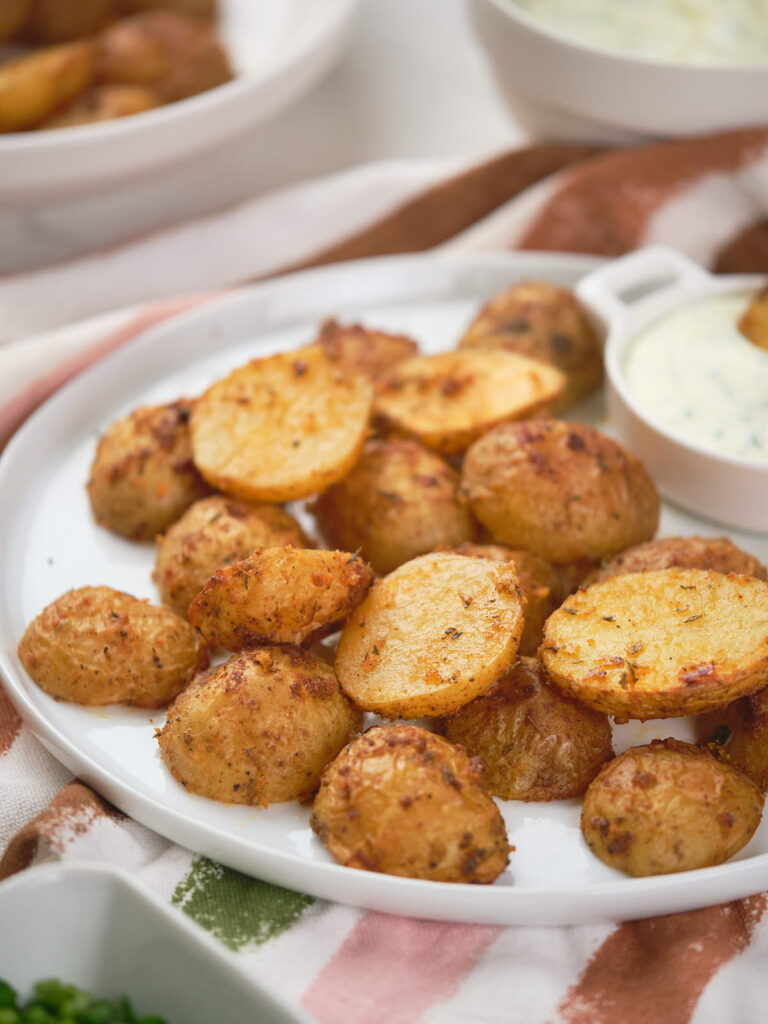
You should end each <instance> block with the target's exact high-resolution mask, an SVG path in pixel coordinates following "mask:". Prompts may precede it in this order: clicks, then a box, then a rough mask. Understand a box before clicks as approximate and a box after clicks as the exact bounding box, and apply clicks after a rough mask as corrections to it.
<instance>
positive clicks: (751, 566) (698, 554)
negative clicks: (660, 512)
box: [584, 537, 768, 586]
mask: <svg viewBox="0 0 768 1024" xmlns="http://www.w3.org/2000/svg"><path fill="white" fill-rule="evenodd" d="M653 569H712V570H714V572H722V573H726V574H727V573H729V572H735V573H738V574H739V575H740V576H755V577H757V579H759V580H764V579H766V578H768V574H766V570H765V566H764V565H762V564H761V563H760V562H759V561H758V560H757V559H756V558H755V557H754V556H753V555H749V554H747V552H746V551H742V550H741V548H737V547H736V545H735V544H733V543H732V542H731V541H729V540H728V539H727V538H726V537H666V538H665V539H664V540H651V541H648V543H647V544H638V545H636V546H635V547H633V548H627V550H626V551H622V552H621V554H620V555H616V556H615V558H612V559H610V560H609V561H608V562H604V563H603V564H602V565H601V566H600V567H599V568H598V569H595V570H594V571H593V572H591V573H590V574H589V576H587V578H586V579H585V580H584V585H585V586H590V585H591V584H592V583H598V582H599V581H600V580H607V579H608V578H609V577H610V576H620V575H621V574H622V573H627V572H648V571H650V570H653Z"/></svg>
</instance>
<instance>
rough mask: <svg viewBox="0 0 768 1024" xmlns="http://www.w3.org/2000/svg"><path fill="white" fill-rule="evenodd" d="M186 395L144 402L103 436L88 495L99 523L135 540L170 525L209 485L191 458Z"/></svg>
mask: <svg viewBox="0 0 768 1024" xmlns="http://www.w3.org/2000/svg"><path fill="white" fill-rule="evenodd" d="M192 405H193V403H191V402H189V401H188V400H186V399H182V400H180V401H178V402H171V403H170V404H169V405H156V406H142V407H141V408H140V409H135V410H134V411H133V412H132V413H130V415H128V416H126V417H124V418H123V419H121V420H117V421H116V422H115V423H113V424H112V425H111V426H110V427H108V428H107V430H106V431H105V432H104V434H103V435H102V436H101V438H100V439H99V443H98V445H97V448H96V458H95V459H94V461H93V465H92V466H91V475H90V479H89V481H88V497H89V498H90V500H91V508H92V509H93V514H94V516H95V518H96V522H97V523H100V524H101V525H102V526H106V527H107V529H109V530H114V531H115V533H120V534H122V535H123V536H124V537H130V538H131V539H132V540H151V539H152V538H153V537H155V536H156V535H157V534H158V533H162V532H163V530H166V529H167V528H168V527H169V526H170V525H171V523H174V522H176V520H177V519H178V518H179V516H180V515H181V514H182V513H183V512H184V511H185V510H186V509H187V508H189V506H190V505H191V504H192V502H193V501H197V500H198V499H199V498H202V497H203V496H204V495H206V494H208V493H209V492H210V487H209V486H208V485H207V484H206V482H205V481H204V480H203V478H202V477H201V476H200V474H199V473H198V471H197V469H196V468H195V464H194V462H193V461H192V444H191V441H190V437H189V414H190V409H191V408H192Z"/></svg>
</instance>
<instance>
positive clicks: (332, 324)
mask: <svg viewBox="0 0 768 1024" xmlns="http://www.w3.org/2000/svg"><path fill="white" fill-rule="evenodd" d="M316 343H317V344H318V345H320V346H322V348H324V349H325V351H326V352H327V353H328V355H329V356H330V357H331V358H332V359H337V360H339V361H340V362H342V363H344V364H345V365H347V366H351V367H353V368H354V369H355V370H359V371H360V372H361V373H365V374H367V375H368V376H369V377H371V378H372V379H373V380H376V379H377V378H379V377H381V376H383V375H384V374H386V373H388V372H389V370H391V369H392V367H393V366H395V365H396V364H397V363H401V362H402V361H403V360H404V359H410V358H411V356H415V355H416V354H417V353H418V351H419V346H418V345H417V344H416V342H415V341H414V340H413V338H409V337H407V336H406V335H404V334H387V333H386V331H376V330H372V329H371V328H369V327H363V326H362V324H341V323H339V321H338V320H334V319H329V320H325V321H324V322H323V323H322V324H321V326H320V333H319V334H318V336H317V342H316Z"/></svg>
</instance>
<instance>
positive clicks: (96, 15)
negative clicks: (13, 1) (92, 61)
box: [3, 0, 115, 43]
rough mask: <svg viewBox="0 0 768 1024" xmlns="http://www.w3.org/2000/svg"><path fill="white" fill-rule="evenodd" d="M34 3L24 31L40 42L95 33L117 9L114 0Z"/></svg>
mask: <svg viewBox="0 0 768 1024" xmlns="http://www.w3.org/2000/svg"><path fill="white" fill-rule="evenodd" d="M5 2H6V0H3V3H5ZM31 6H32V10H31V14H30V17H29V19H28V20H27V23H26V29H25V31H26V34H27V35H28V36H30V37H31V38H32V39H34V40H35V41H36V42H39V43H65V42H67V41H68V40H70V39H81V38H82V37H83V36H90V35H93V34H94V32H98V31H99V29H101V28H103V27H104V25H106V23H107V21H108V20H109V19H110V18H111V17H112V16H113V14H114V9H115V3H114V0H32V5H31Z"/></svg>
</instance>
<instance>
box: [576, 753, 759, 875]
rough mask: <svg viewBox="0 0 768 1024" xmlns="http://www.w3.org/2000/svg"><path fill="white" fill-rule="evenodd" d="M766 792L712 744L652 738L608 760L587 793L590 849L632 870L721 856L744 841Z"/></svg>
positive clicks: (677, 866)
mask: <svg viewBox="0 0 768 1024" xmlns="http://www.w3.org/2000/svg"><path fill="white" fill-rule="evenodd" d="M763 799H764V798H763V795H762V793H761V792H760V790H759V789H758V788H757V786H755V784H754V783H753V782H750V780H749V779H748V778H747V777H746V776H745V775H742V773H741V772H738V771H735V770H734V769H733V768H730V767H728V765H725V764H722V763H721V762H720V761H718V760H717V759H716V758H714V757H713V756H712V755H711V754H710V753H708V752H707V751H706V750H701V749H699V748H698V747H695V746H693V745H692V744H690V743H680V742H678V741H677V740H671V739H670V740H654V742H653V743H651V744H649V745H648V746H644V747H632V748H630V749H629V750H627V751H626V752H625V753H624V754H622V755H621V756H620V757H617V758H616V759H615V760H613V761H610V762H609V763H608V764H607V765H606V766H605V768H603V770H602V771H601V772H600V774H599V775H598V776H597V778H596V779H595V780H594V782H592V784H591V785H590V787H589V789H588V790H587V793H586V796H585V797H584V806H583V808H582V813H581V831H582V833H583V835H584V838H585V839H586V841H587V845H588V846H589V848H590V850H591V851H592V852H593V853H594V854H595V856H596V857H599V858H600V860H602V861H603V862H604V863H605V864H607V865H608V866H609V867H612V868H618V870H619V871H626V873H627V874H628V875H635V876H642V875H665V874H669V873H670V872H674V871H691V870H694V869H695V868H705V867H711V866H712V865H713V864H722V863H723V861H726V860H728V858H729V857H732V856H733V855H734V854H735V853H737V852H738V851H739V850H740V849H741V848H742V847H743V846H745V845H746V844H747V843H748V842H749V840H750V838H751V836H752V834H753V833H754V831H755V829H756V828H757V826H758V824H759V823H760V817H761V815H762V813H763Z"/></svg>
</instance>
